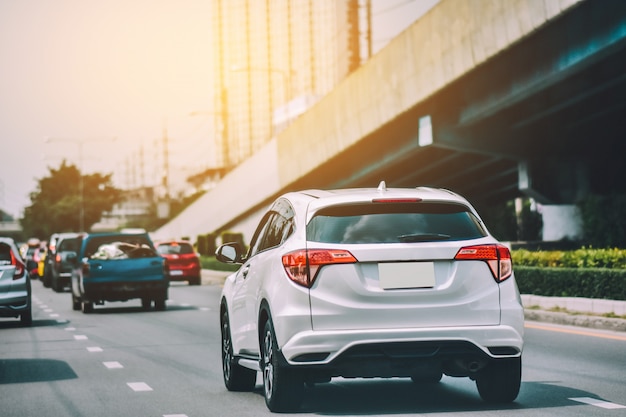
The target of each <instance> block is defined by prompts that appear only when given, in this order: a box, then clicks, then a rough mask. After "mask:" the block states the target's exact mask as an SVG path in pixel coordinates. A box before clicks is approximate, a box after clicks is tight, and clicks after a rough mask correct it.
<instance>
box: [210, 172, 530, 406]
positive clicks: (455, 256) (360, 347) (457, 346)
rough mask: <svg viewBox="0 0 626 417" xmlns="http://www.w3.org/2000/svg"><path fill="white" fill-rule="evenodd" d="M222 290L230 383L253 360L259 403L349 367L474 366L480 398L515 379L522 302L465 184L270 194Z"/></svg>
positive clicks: (245, 379) (428, 371) (247, 383)
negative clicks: (463, 190) (461, 188)
mask: <svg viewBox="0 0 626 417" xmlns="http://www.w3.org/2000/svg"><path fill="white" fill-rule="evenodd" d="M216 257H217V259H218V260H220V261H222V262H226V263H235V264H241V266H240V268H239V270H238V271H237V272H235V273H233V274H232V275H229V276H228V278H227V279H226V281H225V283H224V286H223V289H222V294H221V301H220V321H221V334H222V368H223V379H224V383H225V385H226V388H227V389H228V390H231V391H249V390H252V389H253V388H254V386H255V381H256V376H257V372H261V374H262V379H263V392H264V396H265V403H266V405H267V407H268V408H269V409H270V410H271V411H274V412H284V411H293V410H297V409H298V407H299V406H300V404H301V402H302V400H303V395H304V386H305V384H306V385H309V386H310V385H312V384H315V383H323V382H329V381H330V380H331V379H332V378H335V377H345V378H361V377H362V378H375V377H381V378H393V377H404V378H411V379H412V380H413V381H414V382H416V383H437V382H439V381H440V380H441V378H442V376H443V375H447V376H451V377H469V378H470V379H472V380H475V382H476V386H477V389H478V393H479V395H480V396H481V397H482V399H483V400H485V401H487V402H495V403H500V402H511V401H514V400H515V398H516V397H517V395H518V393H519V389H520V384H521V372H522V367H521V366H522V362H521V360H522V350H523V332H524V316H523V308H522V304H521V299H520V295H519V291H518V288H517V284H516V282H515V277H514V273H513V268H512V260H511V254H510V251H509V249H508V248H507V247H506V246H505V245H503V244H501V243H500V242H498V240H496V239H495V238H494V237H493V236H492V235H491V234H490V233H489V231H488V229H487V228H486V226H485V224H484V223H483V221H482V220H481V218H480V216H479V214H478V213H477V212H476V210H475V209H474V207H473V206H472V205H471V204H470V203H469V202H468V201H467V200H466V199H465V198H463V197H462V196H460V195H458V194H456V193H454V192H451V191H448V190H445V189H437V188H430V187H417V188H388V187H387V186H386V184H385V183H384V182H381V183H380V185H379V186H378V188H374V187H372V188H358V189H345V190H306V191H300V192H290V193H287V194H284V195H282V196H281V197H279V198H278V199H276V200H275V201H274V202H273V204H271V206H270V208H269V210H268V211H267V212H266V213H265V215H264V216H263V218H262V219H261V221H260V223H259V225H258V227H257V229H256V231H255V232H254V234H253V236H252V239H251V241H250V247H249V249H248V250H247V251H246V252H244V250H243V249H242V248H241V247H240V245H239V244H237V243H224V244H223V245H221V246H220V247H219V248H218V249H217V251H216Z"/></svg>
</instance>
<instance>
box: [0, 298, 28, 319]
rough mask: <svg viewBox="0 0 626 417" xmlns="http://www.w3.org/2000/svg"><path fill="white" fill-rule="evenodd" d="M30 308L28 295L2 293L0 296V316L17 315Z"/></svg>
mask: <svg viewBox="0 0 626 417" xmlns="http://www.w3.org/2000/svg"><path fill="white" fill-rule="evenodd" d="M29 309H30V296H29V295H28V294H24V295H17V296H15V295H8V296H7V295H6V294H5V295H4V296H2V297H0V317H17V316H19V315H20V314H21V313H23V312H25V311H28V310H29Z"/></svg>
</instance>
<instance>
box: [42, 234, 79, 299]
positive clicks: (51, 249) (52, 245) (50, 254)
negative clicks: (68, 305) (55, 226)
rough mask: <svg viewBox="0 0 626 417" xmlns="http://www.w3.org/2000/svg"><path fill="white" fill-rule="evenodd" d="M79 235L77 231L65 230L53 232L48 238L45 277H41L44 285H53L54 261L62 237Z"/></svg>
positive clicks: (48, 286) (47, 286)
mask: <svg viewBox="0 0 626 417" xmlns="http://www.w3.org/2000/svg"><path fill="white" fill-rule="evenodd" d="M73 236H77V233H72V232H63V233H53V234H52V235H51V236H50V239H48V243H47V246H48V251H47V254H46V261H45V263H44V268H43V277H42V278H41V282H42V284H43V286H44V287H46V288H50V286H51V285H52V269H53V268H54V262H55V260H56V259H57V258H56V254H57V243H58V242H59V240H60V239H62V238H64V237H73Z"/></svg>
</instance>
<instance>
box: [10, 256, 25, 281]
mask: <svg viewBox="0 0 626 417" xmlns="http://www.w3.org/2000/svg"><path fill="white" fill-rule="evenodd" d="M11 265H13V266H14V267H15V272H14V273H13V279H20V278H23V277H24V274H26V265H24V264H23V263H22V261H20V260H19V259H17V257H16V256H15V255H14V254H13V252H11Z"/></svg>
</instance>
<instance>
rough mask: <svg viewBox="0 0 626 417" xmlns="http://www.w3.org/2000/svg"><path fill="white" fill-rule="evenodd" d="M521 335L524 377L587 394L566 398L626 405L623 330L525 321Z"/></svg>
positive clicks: (625, 356) (625, 362)
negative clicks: (523, 347)
mask: <svg viewBox="0 0 626 417" xmlns="http://www.w3.org/2000/svg"><path fill="white" fill-rule="evenodd" d="M524 338H525V349H524V380H526V381H530V380H534V381H543V382H544V383H545V385H549V386H550V387H553V388H554V387H560V388H566V387H567V388H568V389H571V390H573V391H580V393H582V394H584V393H586V394H585V395H576V394H575V393H572V394H571V395H569V394H568V395H569V397H568V398H577V397H581V396H582V397H583V398H585V397H591V398H597V399H601V400H604V401H608V402H611V403H616V404H619V405H621V406H625V405H626V384H625V383H624V375H625V374H626V354H625V353H624V352H626V335H625V334H624V333H623V332H611V331H605V330H593V329H587V328H578V327H573V326H560V325H552V324H545V323H537V322H527V323H526V334H525V337H524ZM537 394H538V395H540V396H541V395H544V393H543V392H538V393H537Z"/></svg>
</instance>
